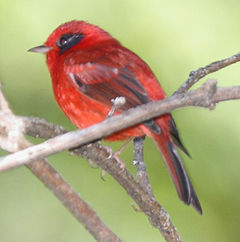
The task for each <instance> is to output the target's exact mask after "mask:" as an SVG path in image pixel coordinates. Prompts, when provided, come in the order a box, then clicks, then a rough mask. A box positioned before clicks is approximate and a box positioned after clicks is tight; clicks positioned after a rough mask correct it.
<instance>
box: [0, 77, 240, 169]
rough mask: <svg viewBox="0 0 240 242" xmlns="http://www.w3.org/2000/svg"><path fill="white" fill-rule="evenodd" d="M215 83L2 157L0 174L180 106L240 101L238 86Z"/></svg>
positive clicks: (209, 81)
mask: <svg viewBox="0 0 240 242" xmlns="http://www.w3.org/2000/svg"><path fill="white" fill-rule="evenodd" d="M216 83H217V82H216V80H213V79H212V80H208V81H207V82H206V83H205V84H204V85H203V86H202V87H200V88H199V89H197V90H194V91H190V92H188V93H186V94H178V95H174V96H171V97H169V98H166V99H164V100H161V101H156V102H151V103H148V104H145V105H141V106H138V107H136V108H134V109H129V110H128V111H126V112H124V113H122V114H119V115H116V116H113V117H111V118H108V119H106V120H104V121H103V122H101V123H99V124H96V125H93V126H91V127H89V128H86V129H82V130H77V131H72V132H69V133H66V134H63V135H60V136H57V137H55V138H52V139H49V140H47V141H45V142H43V143H41V144H38V145H35V146H32V147H29V148H27V149H25V150H22V151H19V152H16V153H14V154H11V155H7V156H5V157H2V158H1V159H0V171H3V170H7V169H10V168H13V167H17V166H21V165H24V164H26V163H29V162H31V161H33V160H37V159H42V158H45V157H47V156H49V155H52V154H55V153H58V152H60V151H62V150H66V149H71V148H74V147H77V146H80V145H84V144H87V143H90V142H93V141H95V140H99V139H101V138H104V137H106V136H108V135H110V134H112V133H114V132H117V131H120V130H122V129H125V128H127V127H129V126H132V125H135V124H138V123H142V122H143V121H145V120H148V119H151V118H154V117H157V116H160V115H163V114H165V113H170V112H171V111H173V110H174V109H177V108H180V107H186V106H199V107H207V108H210V109H213V108H214V106H215V104H216V103H217V102H221V101H226V100H231V99H239V98H240V92H239V89H240V87H230V88H229V87H227V88H224V87H221V88H217V86H216ZM229 93H231V94H232V96H230V95H229Z"/></svg>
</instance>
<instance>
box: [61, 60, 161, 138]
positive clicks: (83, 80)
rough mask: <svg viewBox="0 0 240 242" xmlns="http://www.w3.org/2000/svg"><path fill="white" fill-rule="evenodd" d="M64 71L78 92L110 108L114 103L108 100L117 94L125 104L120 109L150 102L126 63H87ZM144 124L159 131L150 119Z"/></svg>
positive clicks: (68, 66) (69, 67) (154, 130)
mask: <svg viewBox="0 0 240 242" xmlns="http://www.w3.org/2000/svg"><path fill="white" fill-rule="evenodd" d="M65 73H67V75H68V77H69V80H70V82H71V83H72V84H73V85H74V86H75V88H76V89H77V90H78V91H79V92H81V93H82V94H84V95H86V96H88V97H89V98H91V99H94V100H96V101H98V102H100V103H103V104H104V105H107V106H108V107H109V108H111V107H112V105H113V104H112V101H111V100H113V99H115V98H116V97H124V98H125V104H124V105H123V106H121V107H119V109H118V110H119V111H125V110H127V109H129V108H133V107H136V106H137V105H141V104H145V103H148V102H150V99H149V97H148V94H147V92H146V91H145V89H144V87H143V86H142V85H141V83H140V82H139V80H138V78H137V76H136V75H135V73H133V72H132V71H130V70H129V68H128V67H127V66H124V67H122V66H121V67H119V66H117V65H114V66H113V64H112V63H111V65H110V64H108V63H107V64H106V63H104V64H103V63H96V62H95V63H94V62H87V63H83V64H75V65H66V66H65ZM144 124H145V125H146V126H147V127H148V128H150V129H151V130H152V131H153V132H155V133H159V132H160V128H159V127H158V125H157V124H156V123H155V122H154V121H153V120H149V121H146V122H145V123H144Z"/></svg>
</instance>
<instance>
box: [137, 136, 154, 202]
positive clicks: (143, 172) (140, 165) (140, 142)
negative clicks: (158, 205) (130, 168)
mask: <svg viewBox="0 0 240 242" xmlns="http://www.w3.org/2000/svg"><path fill="white" fill-rule="evenodd" d="M144 139H145V137H144V136H143V137H137V138H135V139H134V140H133V143H134V165H135V166H136V168H137V180H138V182H139V183H140V185H141V186H142V187H143V189H144V190H145V192H146V193H147V194H148V195H149V197H151V198H154V195H153V192H152V187H151V185H150V182H149V178H148V174H147V169H146V164H145V162H144V158H143V146H144Z"/></svg>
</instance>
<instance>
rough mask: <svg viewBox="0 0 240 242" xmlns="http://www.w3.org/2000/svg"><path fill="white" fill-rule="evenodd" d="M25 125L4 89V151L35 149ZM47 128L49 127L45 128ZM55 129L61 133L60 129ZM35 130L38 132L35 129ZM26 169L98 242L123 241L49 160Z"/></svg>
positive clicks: (0, 127) (0, 108)
mask: <svg viewBox="0 0 240 242" xmlns="http://www.w3.org/2000/svg"><path fill="white" fill-rule="evenodd" d="M25 122H26V120H23V119H22V118H21V117H17V116H15V115H14V114H13V113H12V111H11V110H10V108H9V107H8V103H7V101H6V99H5V98H4V96H3V94H2V91H1V90H0V146H1V147H2V148H3V149H5V150H7V151H9V152H16V151H18V150H21V149H24V148H27V147H29V146H31V144H30V143H29V142H28V141H27V140H26V139H25V137H24V131H25V126H26V125H25ZM45 127H47V126H46V125H45ZM48 127H49V128H48V130H50V129H51V128H52V127H53V126H51V125H48ZM54 129H55V130H56V131H57V130H61V129H60V128H59V127H58V126H56V127H54ZM42 130H43V132H44V133H45V134H46V133H47V132H45V131H46V129H42ZM31 131H32V132H34V129H32V130H31ZM26 166H27V167H28V168H29V169H30V170H31V171H32V173H33V174H34V175H35V176H37V177H38V179H40V180H41V181H42V183H43V184H44V185H45V186H46V187H47V188H48V189H49V190H51V191H52V192H53V193H54V194H55V196H56V197H57V198H58V199H59V200H60V201H61V202H62V203H63V204H64V206H65V207H66V208H67V209H68V210H69V211H70V212H71V213H72V214H73V215H74V216H75V218H76V219H77V220H78V221H79V222H80V223H82V224H83V226H84V227H85V228H86V229H87V230H88V231H89V232H90V233H91V234H92V235H93V237H94V238H95V239H97V240H98V241H116V242H119V241H121V240H120V239H119V238H118V237H117V236H116V235H115V234H114V233H113V232H112V231H111V230H110V229H109V228H108V227H107V226H106V225H105V224H104V223H103V222H102V221H101V219H100V218H99V217H98V215H97V214H96V212H95V211H94V210H93V209H92V208H91V207H90V206H89V205H88V204H87V203H86V202H85V201H84V200H83V199H82V198H81V197H80V195H78V194H77V193H76V192H75V191H74V190H73V189H72V188H71V186H70V185H69V184H68V183H67V182H66V181H65V180H64V179H63V178H62V176H61V175H60V174H59V173H58V172H57V171H56V170H55V169H54V168H53V167H52V166H51V165H50V164H49V163H48V162H47V161H46V160H45V159H39V160H36V161H34V162H32V163H29V164H27V165H26Z"/></svg>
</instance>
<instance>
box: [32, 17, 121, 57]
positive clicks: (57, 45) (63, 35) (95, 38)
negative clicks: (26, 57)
mask: <svg viewBox="0 0 240 242" xmlns="http://www.w3.org/2000/svg"><path fill="white" fill-rule="evenodd" d="M109 40H114V39H113V38H112V37H111V36H110V35H109V34H108V33H107V32H105V31H104V30H102V29H101V28H99V27H97V26H95V25H92V24H89V23H87V22H84V21H76V20H73V21H70V22H67V23H65V24H62V25H60V26H59V27H58V28H57V29H55V30H54V31H53V32H52V33H51V35H50V36H49V37H48V39H47V41H46V42H45V43H44V45H40V46H37V47H34V48H31V49H30V50H28V51H30V52H37V53H45V54H47V55H55V56H61V55H63V54H65V53H67V52H72V51H74V50H82V49H87V48H91V47H93V46H95V45H99V44H100V43H101V42H103V41H109ZM114 41H116V40H114ZM116 42H117V41H116Z"/></svg>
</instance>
